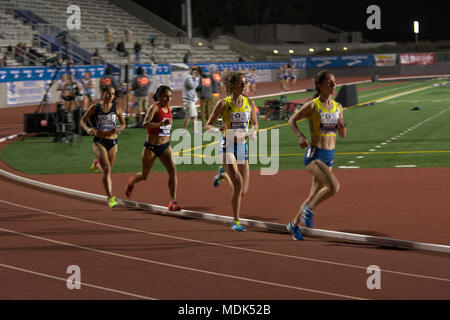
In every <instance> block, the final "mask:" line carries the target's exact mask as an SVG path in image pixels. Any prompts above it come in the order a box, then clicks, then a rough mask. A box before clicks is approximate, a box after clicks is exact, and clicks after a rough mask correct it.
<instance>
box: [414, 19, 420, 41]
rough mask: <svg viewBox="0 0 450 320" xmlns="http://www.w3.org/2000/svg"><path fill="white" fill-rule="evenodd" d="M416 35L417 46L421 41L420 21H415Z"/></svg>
mask: <svg viewBox="0 0 450 320" xmlns="http://www.w3.org/2000/svg"><path fill="white" fill-rule="evenodd" d="M414 34H415V38H416V44H417V42H418V41H419V21H417V20H416V21H414Z"/></svg>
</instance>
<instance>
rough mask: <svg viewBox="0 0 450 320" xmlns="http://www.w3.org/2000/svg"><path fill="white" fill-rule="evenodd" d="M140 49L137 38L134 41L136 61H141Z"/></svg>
mask: <svg viewBox="0 0 450 320" xmlns="http://www.w3.org/2000/svg"><path fill="white" fill-rule="evenodd" d="M141 50H142V46H141V44H140V43H139V41H138V40H136V42H135V43H134V54H135V56H136V59H135V61H136V63H141Z"/></svg>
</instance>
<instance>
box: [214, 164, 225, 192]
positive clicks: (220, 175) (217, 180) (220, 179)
mask: <svg viewBox="0 0 450 320" xmlns="http://www.w3.org/2000/svg"><path fill="white" fill-rule="evenodd" d="M224 172H225V168H224V167H223V166H220V167H219V172H217V174H216V176H215V177H214V187H216V188H217V187H218V186H219V185H220V184H221V183H222V182H224V181H225V178H224V177H223V173H224Z"/></svg>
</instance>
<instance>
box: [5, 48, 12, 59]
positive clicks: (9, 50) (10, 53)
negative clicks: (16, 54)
mask: <svg viewBox="0 0 450 320" xmlns="http://www.w3.org/2000/svg"><path fill="white" fill-rule="evenodd" d="M6 53H7V55H8V56H9V57H10V58H13V48H12V46H11V45H9V46H8V49H7V50H6Z"/></svg>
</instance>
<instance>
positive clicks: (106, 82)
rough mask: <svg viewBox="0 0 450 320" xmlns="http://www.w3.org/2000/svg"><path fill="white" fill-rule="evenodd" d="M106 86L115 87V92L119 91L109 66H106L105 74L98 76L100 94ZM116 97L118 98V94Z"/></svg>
mask: <svg viewBox="0 0 450 320" xmlns="http://www.w3.org/2000/svg"><path fill="white" fill-rule="evenodd" d="M107 87H113V88H114V89H115V92H117V93H118V92H120V91H119V85H118V84H117V81H116V79H114V77H113V76H112V70H111V67H109V66H108V67H106V69H105V74H104V75H103V76H102V77H101V78H100V91H101V93H102V95H103V91H105V89H106V88H107ZM117 98H119V96H117Z"/></svg>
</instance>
